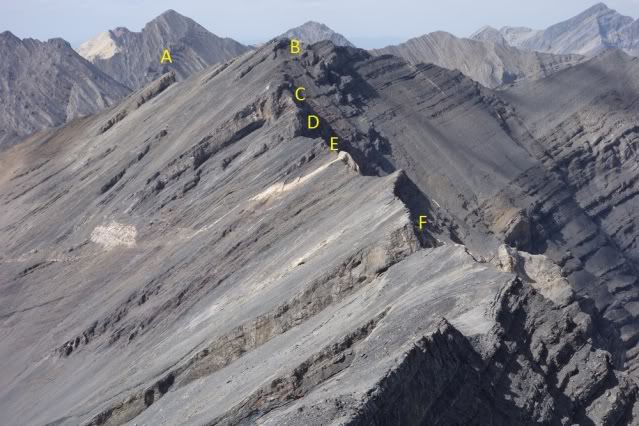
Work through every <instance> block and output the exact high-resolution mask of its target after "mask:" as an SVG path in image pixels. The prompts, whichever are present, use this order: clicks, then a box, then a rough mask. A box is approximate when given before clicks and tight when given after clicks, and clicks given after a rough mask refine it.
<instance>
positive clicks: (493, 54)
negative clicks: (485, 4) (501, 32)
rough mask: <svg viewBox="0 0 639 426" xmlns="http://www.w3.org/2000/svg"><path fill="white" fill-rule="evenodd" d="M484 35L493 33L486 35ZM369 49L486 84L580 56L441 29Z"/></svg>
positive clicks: (529, 75)
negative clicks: (457, 33)
mask: <svg viewBox="0 0 639 426" xmlns="http://www.w3.org/2000/svg"><path fill="white" fill-rule="evenodd" d="M484 31H485V30H484ZM492 36H495V34H493V35H492ZM484 38H485V39H491V38H494V37H491V36H488V35H486V37H484ZM371 52H372V53H373V54H375V55H382V54H393V55H396V56H400V57H402V58H404V59H406V60H408V61H409V62H412V63H414V64H417V63H420V62H424V63H434V64H435V65H438V66H441V67H444V68H448V69H453V70H454V69H458V70H460V71H461V72H463V73H464V74H465V75H467V76H468V77H470V78H472V79H474V80H475V81H477V82H479V83H481V84H483V85H484V86H486V87H489V88H496V87H499V86H502V85H506V84H511V83H514V82H516V81H520V80H526V79H536V78H543V77H546V76H548V75H551V74H552V73H554V72H556V71H558V70H561V69H564V68H566V67H570V66H573V65H575V64H577V63H579V62H580V61H581V60H583V57H581V56H578V55H551V54H545V53H536V52H530V51H527V50H521V49H517V48H514V47H511V46H508V45H507V44H506V43H505V42H503V43H499V42H497V43H495V42H492V41H480V40H471V39H460V38H457V37H455V36H454V35H452V34H449V33H447V32H444V31H437V32H434V33H430V34H425V35H423V36H421V37H416V38H413V39H410V40H408V41H406V42H405V43H402V44H400V45H397V46H388V47H385V48H383V49H373V50H371Z"/></svg>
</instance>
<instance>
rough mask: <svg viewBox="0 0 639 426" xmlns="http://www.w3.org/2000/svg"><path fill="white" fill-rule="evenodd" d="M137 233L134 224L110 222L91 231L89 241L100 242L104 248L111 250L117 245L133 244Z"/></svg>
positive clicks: (128, 245)
mask: <svg viewBox="0 0 639 426" xmlns="http://www.w3.org/2000/svg"><path fill="white" fill-rule="evenodd" d="M137 235H138V231H137V229H135V226H133V225H123V224H121V223H117V222H112V223H110V224H109V225H106V226H97V227H96V228H95V229H94V230H93V232H91V241H93V242H94V243H96V244H100V245H101V246H102V247H104V249H106V250H112V249H114V248H116V247H118V246H125V247H133V246H135V238H136V237H137Z"/></svg>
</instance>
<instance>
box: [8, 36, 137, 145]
mask: <svg viewBox="0 0 639 426" xmlns="http://www.w3.org/2000/svg"><path fill="white" fill-rule="evenodd" d="M0 55H1V56H2V58H3V60H2V62H1V63H0V80H1V81H2V84H0V99H1V100H2V101H1V103H0V149H3V148H6V147H7V146H8V145H10V144H12V143H15V142H17V141H19V140H20V139H22V138H24V137H25V136H28V135H29V134H31V133H34V132H37V131H40V130H42V129H46V128H51V127H55V126H59V125H61V124H64V123H65V122H67V121H70V120H72V119H74V118H79V117H84V116H87V115H91V114H95V113H96V112H98V111H100V110H102V109H104V108H106V107H109V106H111V105H113V104H115V103H116V102H117V101H119V100H120V99H122V98H124V97H125V96H126V95H128V94H129V92H130V90H129V89H128V88H127V87H125V86H124V85H122V84H120V83H118V82H117V81H115V80H113V79H112V78H110V77H109V76H108V75H106V74H104V73H103V72H101V71H100V70H99V69H97V68H96V67H95V66H93V65H92V64H91V63H90V62H88V61H86V60H84V59H83V58H82V57H81V56H80V55H78V54H77V53H76V52H75V51H74V50H73V49H72V48H71V46H70V45H69V43H67V42H66V41H64V40H62V39H52V40H49V41H46V42H41V41H39V40H33V39H24V40H21V39H19V38H18V37H16V36H14V35H13V34H11V33H10V32H8V31H5V32H3V33H1V34H0Z"/></svg>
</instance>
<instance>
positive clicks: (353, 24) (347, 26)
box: [0, 0, 639, 48]
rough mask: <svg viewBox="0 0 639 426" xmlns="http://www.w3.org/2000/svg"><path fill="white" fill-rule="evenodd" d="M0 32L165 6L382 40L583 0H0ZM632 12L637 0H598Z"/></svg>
mask: <svg viewBox="0 0 639 426" xmlns="http://www.w3.org/2000/svg"><path fill="white" fill-rule="evenodd" d="M0 3H1V4H0V32H1V31H4V30H10V31H11V32H13V33H14V34H16V35H17V36H19V37H22V38H24V37H33V38H38V39H43V40H46V39H48V38H52V37H62V38H64V39H66V40H68V41H69V42H71V43H72V44H73V45H74V46H77V45H78V44H79V43H81V42H82V41H84V40H86V39H87V38H90V37H91V36H93V35H94V34H96V33H98V32H100V31H105V30H107V29H111V28H114V27H118V26H124V27H127V28H129V29H131V30H134V31H139V30H140V29H141V28H142V27H143V26H144V24H145V23H146V22H148V21H150V20H151V19H153V18H154V17H155V16H157V15H159V14H160V13H162V12H163V11H165V10H167V9H175V10H176V11H178V12H180V13H181V14H183V15H186V16H189V17H191V18H193V19H195V20H196V21H197V22H199V23H200V24H202V25H203V26H205V27H206V28H207V29H209V30H210V31H211V32H213V33H215V34H217V35H219V36H225V37H232V38H234V39H236V40H238V41H240V42H243V43H255V42H259V41H265V40H267V39H270V38H272V37H274V36H276V35H279V34H280V33H282V32H284V31H285V30H287V29H289V28H291V27H295V26H298V25H300V24H302V23H304V22H306V21H308V20H315V21H319V22H323V23H325V24H327V25H328V26H330V27H331V28H333V29H334V30H336V31H338V32H340V33H342V34H344V35H345V36H346V37H347V38H348V39H350V40H351V41H352V42H353V43H355V44H356V45H358V46H360V47H365V48H370V47H382V46H383V45H386V44H389V43H396V42H400V41H404V40H406V39H407V38H410V37H415V36H419V35H422V34H425V33H428V32H431V31H436V30H444V31H449V32H451V33H453V34H455V35H457V36H462V37H463V36H468V35H470V34H471V33H473V32H474V31H475V30H476V29H477V28H479V27H481V26H483V25H493V26H495V27H498V28H499V27H501V26H504V25H513V26H528V27H533V28H545V27H547V26H549V25H551V24H554V23H556V22H559V21H561V20H564V19H567V18H570V17H572V16H574V15H576V14H577V13H579V12H581V11H583V10H585V9H587V8H588V7H590V6H592V5H593V4H595V3H596V1H587V0H525V1H523V0H443V1H441V0H440V1H433V0H391V1H372V0H232V1H229V0H225V1H219V0H179V1H176V0H101V1H99V0H0ZM605 3H606V4H607V5H608V6H609V7H611V8H613V9H616V10H617V11H619V12H620V13H623V14H625V15H629V16H632V17H634V18H637V17H639V0H610V1H607V2H605Z"/></svg>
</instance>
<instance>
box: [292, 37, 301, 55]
mask: <svg viewBox="0 0 639 426" xmlns="http://www.w3.org/2000/svg"><path fill="white" fill-rule="evenodd" d="M301 51H302V49H300V41H299V40H296V39H291V53H292V54H293V55H297V54H299V53H300V52H301Z"/></svg>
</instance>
